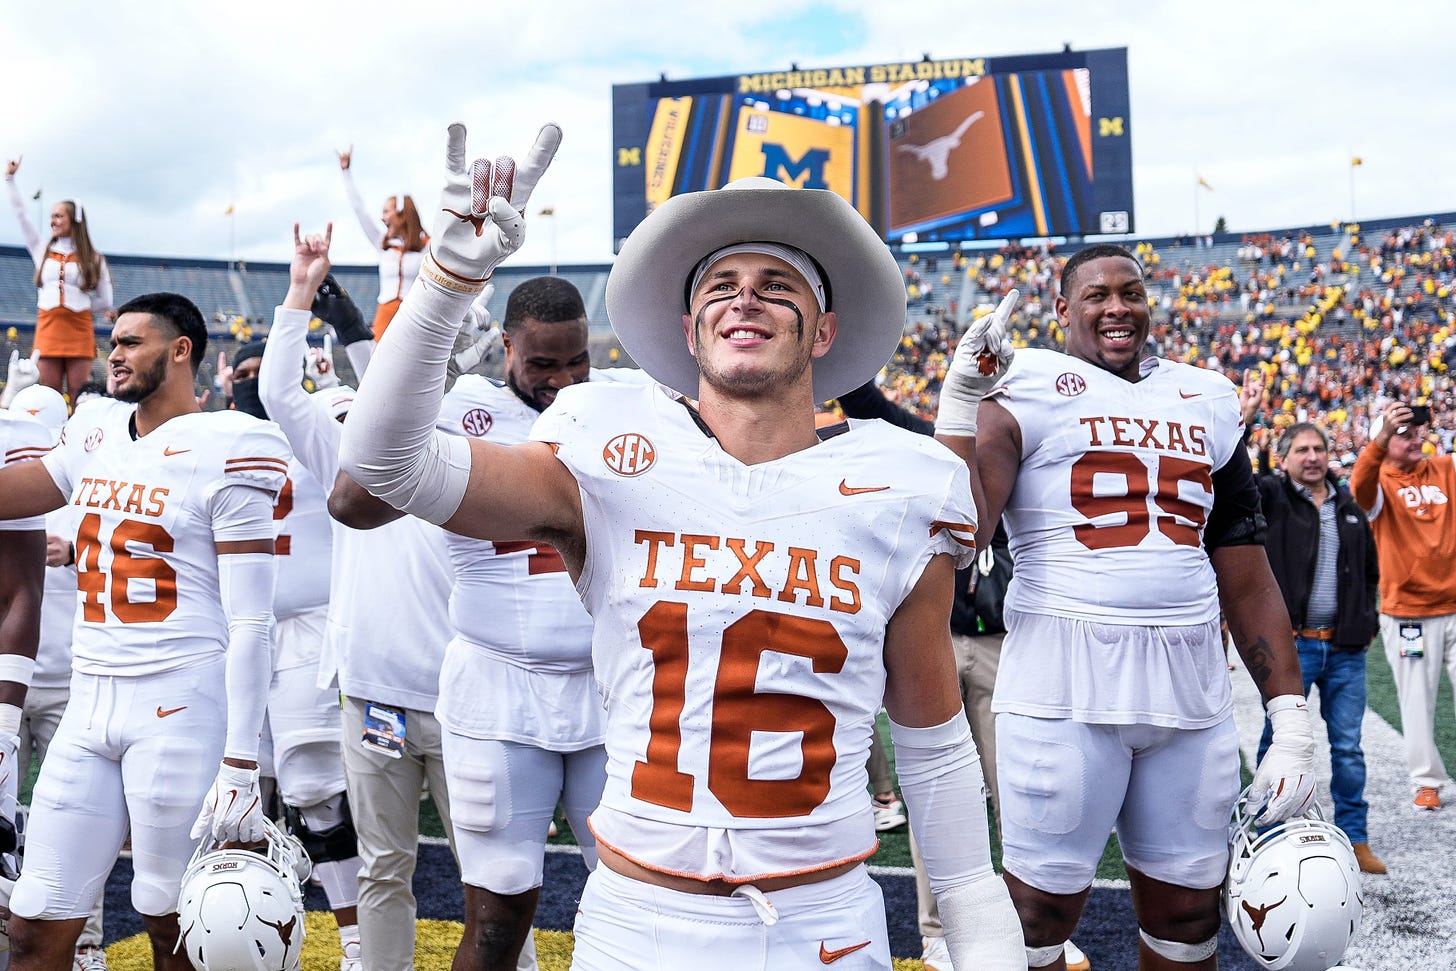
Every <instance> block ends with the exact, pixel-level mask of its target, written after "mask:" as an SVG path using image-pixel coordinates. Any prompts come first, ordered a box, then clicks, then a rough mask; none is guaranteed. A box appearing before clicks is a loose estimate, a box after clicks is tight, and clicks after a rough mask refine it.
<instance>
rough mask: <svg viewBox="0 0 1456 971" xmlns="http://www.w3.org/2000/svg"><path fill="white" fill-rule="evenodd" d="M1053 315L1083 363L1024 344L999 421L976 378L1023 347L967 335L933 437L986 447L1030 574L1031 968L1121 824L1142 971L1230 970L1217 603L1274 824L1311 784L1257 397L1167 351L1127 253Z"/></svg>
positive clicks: (1016, 822)
mask: <svg viewBox="0 0 1456 971" xmlns="http://www.w3.org/2000/svg"><path fill="white" fill-rule="evenodd" d="M1056 310H1057V316H1058V318H1059V320H1060V321H1061V326H1062V329H1063V330H1064V331H1065V333H1066V335H1067V353H1065V354H1063V353H1061V352H1057V351H1049V350H1022V351H1019V352H1017V354H1016V358H1015V361H1014V362H1013V363H1012V364H1011V366H1010V370H1009V371H1008V372H1007V373H1006V375H1005V377H1004V379H1002V380H1001V381H1000V383H999V384H997V385H996V386H995V387H994V389H992V390H990V392H989V394H987V396H986V398H985V401H984V402H981V403H980V405H979V412H978V410H977V402H978V401H979V399H980V398H981V395H982V394H983V393H986V389H987V386H988V385H989V383H990V381H991V380H993V378H992V377H988V376H986V375H984V374H982V372H980V371H978V370H977V369H976V368H974V367H964V366H962V367H957V366H956V365H957V364H959V363H960V362H961V359H962V354H963V353H965V354H967V355H969V354H975V353H977V352H978V351H984V350H985V349H986V347H987V346H989V349H990V350H991V351H992V352H995V351H997V350H1002V349H1004V347H1005V345H1006V344H1007V343H1008V342H1007V340H1006V335H1005V334H1004V332H1003V333H998V334H994V335H990V336H989V337H988V338H987V339H986V340H985V341H983V342H982V346H980V347H975V346H972V342H965V341H963V344H965V345H966V346H965V347H963V348H958V349H957V352H956V358H955V363H953V364H952V367H951V369H950V377H948V379H947V382H946V385H945V388H944V390H943V391H942V392H941V399H940V411H939V415H938V417H937V423H936V429H937V433H938V434H942V435H949V436H958V437H964V438H968V439H969V438H974V450H975V456H976V460H977V463H978V468H979V478H980V481H981V483H982V484H983V487H984V504H983V505H981V507H980V515H981V521H982V522H995V521H996V519H998V518H1002V517H1003V513H1004V520H1003V521H1004V522H1005V524H1006V529H1007V532H1008V534H1009V535H1010V538H1011V553H1012V555H1013V556H1014V557H1015V560H1016V573H1015V576H1014V578H1013V579H1012V581H1011V585H1010V589H1009V592H1008V595H1007V598H1006V608H1005V616H1006V619H1007V629H1008V633H1007V636H1006V640H1005V643H1004V646H1003V648H1002V655H1001V666H1000V670H999V672H998V675H997V680H996V691H995V696H994V699H993V703H992V707H993V710H994V711H996V712H997V716H996V744H997V757H996V768H997V774H998V775H999V777H1000V781H999V786H1000V795H1001V832H1002V846H1003V848H1004V849H1003V854H1004V855H1003V857H1002V863H1003V866H1004V868H1005V870H1006V880H1007V883H1008V884H1009V885H1010V887H1011V895H1012V899H1013V900H1015V902H1016V907H1017V911H1018V913H1019V914H1020V916H1021V922H1022V928H1023V930H1024V931H1025V934H1026V947H1027V955H1028V961H1029V964H1030V966H1031V967H1034V968H1043V967H1049V968H1062V967H1064V966H1065V965H1064V958H1063V943H1064V942H1065V941H1066V940H1067V937H1068V935H1070V934H1071V932H1072V929H1073V928H1074V927H1075V926H1076V924H1077V920H1078V918H1079V917H1080V915H1081V913H1082V907H1083V904H1084V903H1085V901H1086V898H1087V892H1088V890H1089V889H1090V887H1091V884H1092V878H1093V875H1094V873H1095V871H1096V867H1097V861H1098V860H1099V858H1100V857H1101V855H1102V851H1103V849H1104V847H1105V845H1106V843H1107V834H1108V831H1109V830H1111V829H1112V828H1113V827H1114V825H1115V826H1116V830H1117V836H1118V839H1119V842H1120V843H1121V845H1122V851H1123V857H1124V859H1125V861H1126V863H1127V870H1128V876H1129V879H1130V880H1131V883H1132V894H1133V904H1134V907H1135V909H1136V911H1137V915H1138V922H1139V925H1140V932H1141V942H1140V944H1139V950H1138V953H1139V967H1141V968H1144V969H1163V968H1186V967H1192V968H1213V967H1214V965H1215V962H1216V958H1215V953H1216V949H1217V943H1218V942H1217V935H1218V925H1219V885H1220V884H1221V883H1222V882H1223V878H1224V875H1225V873H1226V871H1227V868H1228V840H1227V833H1228V821H1229V814H1230V811H1231V810H1232V808H1233V805H1234V800H1235V799H1236V798H1237V797H1238V794H1239V754H1238V736H1237V733H1236V731H1235V728H1234V722H1233V703H1232V693H1231V689H1230V687H1229V680H1228V673H1227V668H1226V665H1225V661H1224V653H1223V648H1222V641H1221V639H1220V636H1219V622H1218V618H1219V606H1220V604H1222V607H1223V610H1224V613H1225V614H1226V615H1227V617H1228V620H1229V628H1230V630H1231V631H1232V633H1233V636H1234V642H1235V644H1236V645H1237V647H1238V649H1239V652H1240V654H1241V655H1242V657H1243V659H1244V663H1245V665H1246V666H1247V668H1248V670H1249V672H1250V674H1251V675H1252V676H1253V678H1254V680H1255V682H1256V683H1257V684H1258V686H1259V690H1260V692H1261V693H1262V694H1263V696H1264V698H1265V700H1266V710H1267V711H1268V712H1269V715H1270V718H1271V719H1272V721H1273V725H1274V742H1273V745H1272V746H1271V747H1270V749H1269V753H1268V755H1267V756H1266V757H1265V759H1264V761H1263V762H1262V763H1260V765H1259V767H1258V771H1257V773H1256V775H1255V778H1254V786H1253V788H1254V794H1253V799H1254V802H1255V804H1256V805H1259V806H1260V807H1261V812H1260V822H1261V823H1269V822H1273V821H1276V820H1280V819H1284V818H1287V817H1289V816H1290V815H1293V814H1295V813H1298V812H1301V811H1303V809H1304V807H1305V806H1306V805H1307V804H1308V802H1309V800H1310V798H1311V796H1312V794H1313V790H1314V765H1313V751H1314V740H1313V734H1312V730H1311V725H1310V719H1309V712H1308V710H1307V709H1306V708H1305V700H1304V694H1303V690H1302V689H1303V683H1302V681H1301V680H1300V675H1299V662H1298V658H1297V655H1296V654H1295V652H1294V644H1293V640H1292V638H1291V632H1290V626H1289V617H1288V614H1287V613H1286V611H1285V609H1284V601H1283V598H1282V597H1281V596H1280V595H1279V590H1278V588H1277V587H1276V586H1275V584H1274V579H1273V576H1272V575H1271V574H1270V571H1269V564H1268V560H1267V559H1266V558H1265V556H1264V549H1263V546H1262V536H1263V519H1262V516H1261V515H1260V513H1259V500H1258V491H1257V489H1256V487H1255V484H1254V479H1253V474H1252V470H1251V466H1250V463H1249V459H1248V456H1247V454H1246V453H1245V452H1244V449H1243V446H1242V444H1241V428H1240V424H1239V407H1238V393H1237V389H1236V388H1235V387H1234V386H1233V384H1232V383H1231V382H1230V381H1229V380H1228V379H1227V378H1225V377H1223V376H1222V375H1220V374H1218V373H1217V372H1214V371H1208V370H1204V369H1201V368H1197V367H1193V366H1191V365H1185V364H1179V363H1174V362H1171V361H1166V360H1162V359H1159V358H1156V357H1150V356H1148V355H1147V353H1146V351H1145V347H1144V345H1145V342H1146V340H1147V336H1148V328H1149V319H1150V318H1149V304H1148V294H1147V289H1146V287H1145V286H1144V283H1143V271H1142V267H1141V266H1140V265H1139V264H1138V262H1137V260H1136V259H1135V258H1134V257H1133V256H1132V254H1131V253H1130V252H1128V251H1127V250H1126V249H1123V248H1122V247H1120V246H1109V245H1097V246H1090V247H1087V248H1086V249H1083V250H1081V251H1080V252H1078V253H1076V254H1075V255H1073V256H1072V258H1071V259H1069V260H1068V261H1067V264H1066V266H1065V268H1064V269H1063V271H1062V277H1061V292H1060V294H1059V295H1058V297H1057V301H1056ZM978 417H979V426H980V427H979V434H978V432H977V419H978Z"/></svg>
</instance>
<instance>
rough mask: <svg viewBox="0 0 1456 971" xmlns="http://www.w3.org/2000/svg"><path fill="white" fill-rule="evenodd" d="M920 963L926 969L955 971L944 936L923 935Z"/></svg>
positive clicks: (929, 970)
mask: <svg viewBox="0 0 1456 971" xmlns="http://www.w3.org/2000/svg"><path fill="white" fill-rule="evenodd" d="M920 963H921V964H923V965H925V971H955V965H953V964H951V963H950V950H949V949H948V948H947V947H946V946H945V938H943V937H922V938H921V939H920Z"/></svg>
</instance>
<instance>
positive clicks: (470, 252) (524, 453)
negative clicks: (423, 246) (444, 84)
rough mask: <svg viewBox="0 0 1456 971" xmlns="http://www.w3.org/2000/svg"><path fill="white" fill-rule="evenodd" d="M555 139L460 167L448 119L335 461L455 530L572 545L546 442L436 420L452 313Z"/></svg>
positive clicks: (506, 248) (509, 235)
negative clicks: (428, 196) (393, 300)
mask: <svg viewBox="0 0 1456 971" xmlns="http://www.w3.org/2000/svg"><path fill="white" fill-rule="evenodd" d="M560 140H561V131H560V129H559V128H557V127H556V126H555V125H547V126H546V127H544V128H542V129H541V131H540V133H539V134H538V135H537V138H536V143H535V145H534V146H533V148H532V150H531V153H530V154H529V155H528V156H527V157H526V159H525V160H524V161H523V162H522V164H521V165H520V166H519V167H517V166H516V165H515V164H514V163H513V162H512V161H511V160H509V159H500V160H497V161H496V162H495V163H492V162H490V161H489V160H487V159H476V160H475V162H474V163H473V164H472V165H470V166H469V167H467V164H466V155H465V128H464V126H463V125H459V124H455V125H451V126H450V135H449V142H448V147H447V153H446V183H445V189H444V192H443V195H442V199H441V210H440V215H439V217H438V219H437V221H436V229H435V232H434V233H433V234H432V236H431V240H430V252H429V254H428V255H427V256H426V257H425V260H424V265H423V266H422V268H421V270H420V277H419V280H418V281H417V285H416V286H414V287H413V288H411V289H410V292H409V294H408V295H407V296H406V297H405V300H404V304H403V306H402V307H401V308H400V311H399V313H398V314H397V315H396V316H395V319H394V321H393V322H392V323H391V324H390V328H389V331H388V332H387V333H386V335H385V339H384V340H383V341H382V342H381V343H380V345H379V347H378V349H377V350H376V351H375V354H374V359H373V361H372V362H371V363H370V366H369V374H368V377H366V378H365V380H364V381H362V382H361V383H360V387H359V395H358V397H357V398H355V400H354V406H353V409H352V411H351V412H350V414H349V420H348V422H347V423H346V424H345V426H344V438H343V445H342V448H341V451H340V461H341V467H342V469H343V471H345V472H347V473H348V474H349V475H350V476H351V477H352V478H353V479H354V480H355V481H357V482H358V483H359V484H360V485H362V486H363V487H364V488H365V489H367V490H368V491H369V492H371V493H373V494H374V495H376V496H379V497H380V498H382V499H384V500H385V501H386V502H388V503H389V504H390V505H392V506H394V507H396V508H398V509H402V510H404V511H406V512H408V513H411V514H413V515H416V516H419V517H420V518H422V519H425V520H428V521H429V522H433V523H437V524H440V525H443V526H445V527H446V528H447V529H449V530H451V531H452V532H456V533H461V534H463V535H467V536H475V537H478V538H481V539H501V538H508V539H519V538H522V537H529V538H542V539H550V540H552V541H555V542H557V543H561V542H563V541H564V542H565V543H566V545H567V547H568V549H570V548H571V547H572V546H573V545H575V546H576V547H577V548H580V545H581V539H580V538H581V537H582V535H583V527H582V522H581V505H580V496H579V494H578V492H577V489H576V483H575V480H574V479H573V478H572V477H571V474H570V473H569V472H568V471H567V470H566V467H565V466H563V465H562V464H561V463H560V462H558V461H557V460H556V457H555V455H554V453H553V452H552V451H551V449H550V447H549V446H547V445H544V444H540V443H529V444H524V445H513V446H502V445H493V444H489V443H486V442H481V441H476V440H473V439H472V440H466V439H463V438H460V437H458V436H451V435H446V434H445V433H443V432H439V431H437V430H436V429H435V421H436V419H437V418H438V416H439V412H440V402H441V399H442V397H443V394H444V388H445V377H446V369H447V365H448V362H449V359H450V356H451V349H452V347H453V346H454V343H455V338H456V336H457V335H458V333H459V330H460V324H461V321H462V320H464V319H465V316H466V314H467V312H468V311H469V309H470V305H471V302H472V301H473V300H474V298H475V296H476V295H477V294H479V293H480V292H481V291H482V290H483V289H484V288H485V284H486V280H487V279H488V278H489V276H490V274H491V272H492V271H493V270H494V269H495V267H496V266H498V265H499V264H500V263H501V261H502V260H504V259H505V258H506V257H508V256H509V255H510V254H511V253H513V252H515V251H516V249H518V248H519V247H520V244H521V241H522V239H523V237H524V232H525V217H524V210H525V207H526V204H527V202H528V200H529V199H530V195H531V191H532V190H533V189H534V188H535V186H536V182H537V180H539V179H540V177H541V175H542V173H543V172H545V170H546V167H547V166H548V165H549V164H550V162H551V159H552V157H553V156H554V155H555V154H556V148H557V146H558V145H559V144H560ZM573 540H575V541H576V542H575V543H574V544H573V542H572V541H573ZM568 555H569V554H568Z"/></svg>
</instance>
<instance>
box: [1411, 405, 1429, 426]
mask: <svg viewBox="0 0 1456 971" xmlns="http://www.w3.org/2000/svg"><path fill="white" fill-rule="evenodd" d="M1410 410H1411V420H1410V423H1411V424H1412V425H1429V424H1430V423H1431V406H1430V405H1411V406H1410Z"/></svg>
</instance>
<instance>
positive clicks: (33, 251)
mask: <svg viewBox="0 0 1456 971" xmlns="http://www.w3.org/2000/svg"><path fill="white" fill-rule="evenodd" d="M5 189H6V192H7V194H8V195H9V196H10V208H11V209H13V210H15V218H16V220H17V221H18V222H19V223H20V238H21V239H22V240H24V241H25V248H26V249H27V250H29V251H30V258H31V259H33V260H35V265H36V266H40V262H41V260H43V259H45V244H44V243H42V242H41V240H40V233H37V232H36V231H35V223H33V222H31V221H30V213H28V212H26V211H25V200H24V199H22V198H20V187H19V186H18V185H16V184H15V177H14V176H11V177H10V178H8V179H6V180H5Z"/></svg>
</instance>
